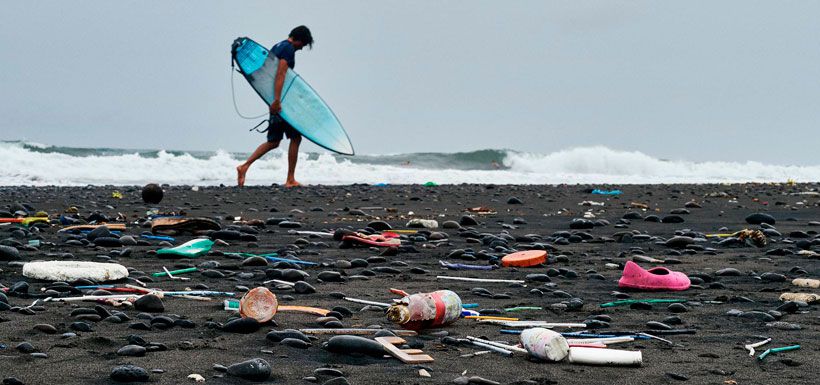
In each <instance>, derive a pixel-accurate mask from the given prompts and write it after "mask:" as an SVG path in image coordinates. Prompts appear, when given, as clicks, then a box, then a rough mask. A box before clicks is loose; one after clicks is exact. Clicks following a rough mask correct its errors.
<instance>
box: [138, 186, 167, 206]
mask: <svg viewBox="0 0 820 385" xmlns="http://www.w3.org/2000/svg"><path fill="white" fill-rule="evenodd" d="M142 201H143V202H145V203H148V204H152V205H155V204H157V203H159V202H160V201H162V187H159V185H158V184H156V183H149V184H147V185H145V187H143V188H142Z"/></svg>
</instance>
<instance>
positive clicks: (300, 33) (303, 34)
mask: <svg viewBox="0 0 820 385" xmlns="http://www.w3.org/2000/svg"><path fill="white" fill-rule="evenodd" d="M288 37H290V38H293V40H299V41H301V42H302V43H304V44H305V45H306V46H308V47H310V48H311V49H312V48H313V36H311V35H310V30H309V29H308V27H305V26H304V25H300V26H298V27H296V28H294V29H293V30H292V31H290V35H288Z"/></svg>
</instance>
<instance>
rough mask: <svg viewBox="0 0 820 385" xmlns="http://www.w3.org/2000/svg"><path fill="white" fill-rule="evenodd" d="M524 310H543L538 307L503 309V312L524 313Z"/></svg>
mask: <svg viewBox="0 0 820 385" xmlns="http://www.w3.org/2000/svg"><path fill="white" fill-rule="evenodd" d="M525 310H544V308H542V307H539V306H518V307H510V308H506V309H504V311H505V312H516V311H525Z"/></svg>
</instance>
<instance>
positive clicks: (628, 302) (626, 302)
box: [600, 299, 687, 307]
mask: <svg viewBox="0 0 820 385" xmlns="http://www.w3.org/2000/svg"><path fill="white" fill-rule="evenodd" d="M686 301H687V300H685V299H624V300H620V301H615V302H607V303H602V304H601V305H600V306H601V307H615V306H624V305H632V304H633V303H640V302H644V303H681V302H686Z"/></svg>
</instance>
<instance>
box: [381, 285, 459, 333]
mask: <svg viewBox="0 0 820 385" xmlns="http://www.w3.org/2000/svg"><path fill="white" fill-rule="evenodd" d="M459 317H461V298H459V296H458V294H456V293H454V292H452V291H450V290H439V291H434V292H432V293H418V294H413V295H409V296H406V297H404V298H402V299H400V300H398V301H397V302H396V304H394V305H391V306H390V308H389V309H387V319H388V320H390V321H391V322H395V323H397V324H400V325H402V327H404V328H406V329H410V330H420V329H426V328H437V327H442V326H444V325H447V324H450V323H453V322H454V321H456V320H457V319H459Z"/></svg>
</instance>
